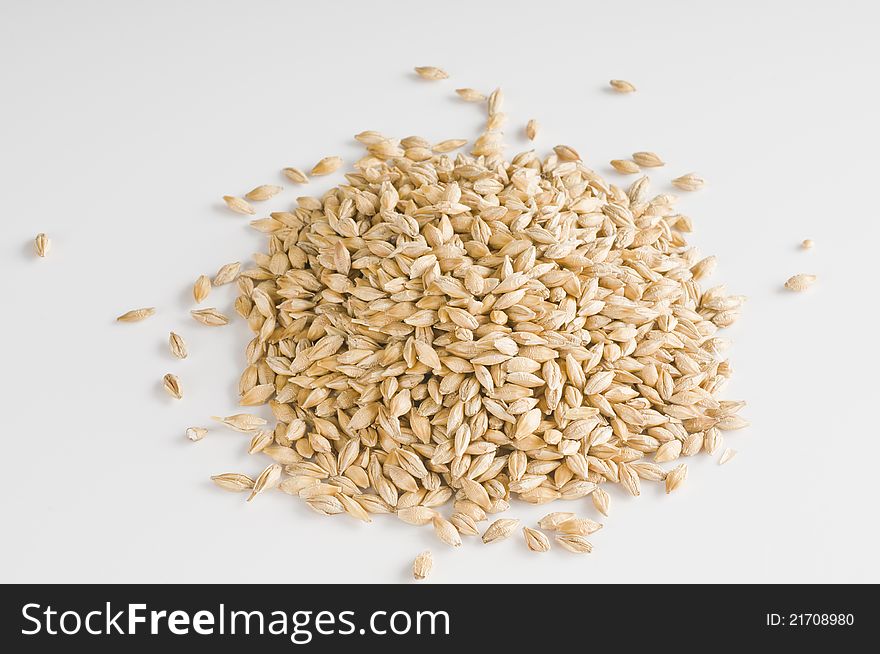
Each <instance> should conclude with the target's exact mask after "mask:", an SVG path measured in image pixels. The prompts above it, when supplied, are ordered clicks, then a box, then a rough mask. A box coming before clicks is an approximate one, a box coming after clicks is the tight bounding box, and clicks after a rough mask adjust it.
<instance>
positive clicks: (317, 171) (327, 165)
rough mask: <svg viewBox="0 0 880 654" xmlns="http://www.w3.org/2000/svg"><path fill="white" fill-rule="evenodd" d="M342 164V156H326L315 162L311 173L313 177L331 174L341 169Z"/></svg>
mask: <svg viewBox="0 0 880 654" xmlns="http://www.w3.org/2000/svg"><path fill="white" fill-rule="evenodd" d="M341 166H342V158H341V157H324V158H323V159H321V160H320V161H319V162H318V163H316V164H315V167H314V168H312V172H311V175H312V176H313V177H317V176H319V175H329V174H330V173H334V172H336V171H337V170H339V168H340V167H341Z"/></svg>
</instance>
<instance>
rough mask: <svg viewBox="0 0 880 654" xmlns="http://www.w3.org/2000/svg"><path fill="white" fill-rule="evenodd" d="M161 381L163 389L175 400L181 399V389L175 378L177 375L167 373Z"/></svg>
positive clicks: (178, 381)
mask: <svg viewBox="0 0 880 654" xmlns="http://www.w3.org/2000/svg"><path fill="white" fill-rule="evenodd" d="M162 382H163V386H164V387H165V390H166V391H167V392H168V394H169V395H170V396H171V397H173V398H175V399H177V400H181V399H183V391H182V390H181V389H180V380H179V379H178V378H177V375H172V374H171V373H168V374H167V375H165V377H163V378H162Z"/></svg>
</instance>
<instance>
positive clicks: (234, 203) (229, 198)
mask: <svg viewBox="0 0 880 654" xmlns="http://www.w3.org/2000/svg"><path fill="white" fill-rule="evenodd" d="M223 201H224V202H225V203H226V206H227V207H229V208H230V209H232V210H233V211H234V212H235V213H243V214H247V215H249V216H253V215H254V214H255V213H257V211H256V209H254V208H253V207H252V206H251V205H250V204H249V203H248V202H247V200H242V199H241V198H237V197H235V196H234V195H224V196H223Z"/></svg>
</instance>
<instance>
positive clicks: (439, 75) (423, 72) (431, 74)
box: [415, 66, 449, 80]
mask: <svg viewBox="0 0 880 654" xmlns="http://www.w3.org/2000/svg"><path fill="white" fill-rule="evenodd" d="M415 71H416V74H417V75H418V76H419V77H421V78H422V79H428V80H441V79H448V78H449V73H447V72H446V71H445V70H443V69H442V68H437V67H435V66H416V67H415Z"/></svg>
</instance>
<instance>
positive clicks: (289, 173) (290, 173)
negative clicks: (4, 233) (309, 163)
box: [281, 166, 309, 184]
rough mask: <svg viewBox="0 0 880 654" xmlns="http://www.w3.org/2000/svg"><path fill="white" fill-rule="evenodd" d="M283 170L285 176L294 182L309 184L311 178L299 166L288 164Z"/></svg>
mask: <svg viewBox="0 0 880 654" xmlns="http://www.w3.org/2000/svg"><path fill="white" fill-rule="evenodd" d="M281 172H283V173H284V176H285V177H287V179H289V180H290V181H291V182H293V183H294V184H308V183H309V178H308V176H307V175H306V174H305V173H304V172H303V171H301V170H300V169H299V168H293V167H292V166H288V167H287V168H284V169H283V170H282V171H281Z"/></svg>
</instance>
